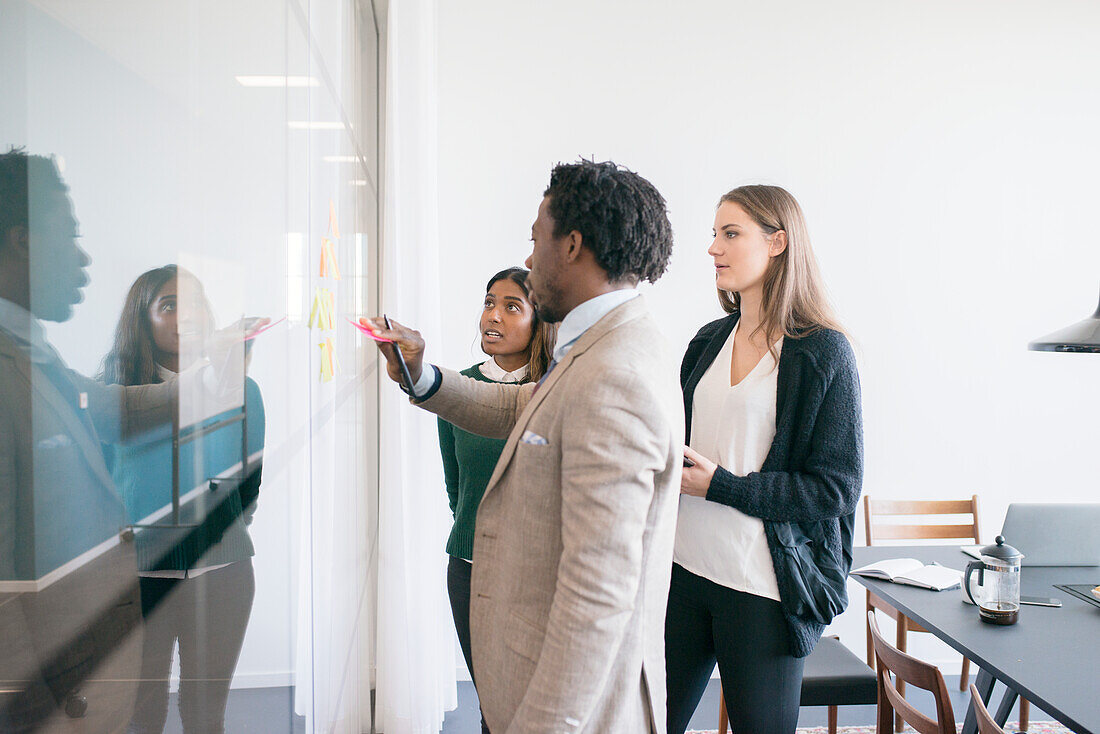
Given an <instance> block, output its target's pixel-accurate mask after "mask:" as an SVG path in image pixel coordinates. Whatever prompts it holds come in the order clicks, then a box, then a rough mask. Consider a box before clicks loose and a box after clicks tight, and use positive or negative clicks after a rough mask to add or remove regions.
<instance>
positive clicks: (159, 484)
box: [108, 378, 265, 522]
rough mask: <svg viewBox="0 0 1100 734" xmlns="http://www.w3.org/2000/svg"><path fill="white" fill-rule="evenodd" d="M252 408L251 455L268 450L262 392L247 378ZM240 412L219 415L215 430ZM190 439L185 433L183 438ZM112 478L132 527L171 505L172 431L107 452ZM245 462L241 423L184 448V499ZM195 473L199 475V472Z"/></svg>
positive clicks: (181, 491) (211, 421)
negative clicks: (212, 479)
mask: <svg viewBox="0 0 1100 734" xmlns="http://www.w3.org/2000/svg"><path fill="white" fill-rule="evenodd" d="M245 389H246V395H247V402H246V405H247V406H248V453H249V454H250V455H251V454H254V453H256V452H257V451H260V450H262V449H263V445H264V428H265V425H264V404H263V398H262V397H261V395H260V388H259V386H258V385H256V383H255V382H254V381H253V380H252V379H251V378H246V381H245ZM239 412H240V411H239V410H231V411H226V412H225V413H222V414H220V415H216V416H214V417H212V418H210V419H208V420H207V421H205V422H204V424H203V425H211V424H213V423H217V422H218V421H220V420H223V419H225V418H231V417H234V416H236V415H237V414H239ZM185 435H186V434H185ZM108 454H109V457H110V465H111V473H112V475H113V476H114V478H115V483H116V484H117V485H118V490H119V493H120V494H121V496H122V499H123V502H124V503H125V505H126V512H127V514H128V515H129V518H130V522H140V521H141V520H142V519H144V518H146V517H148V516H149V515H151V514H153V513H154V512H156V511H157V510H161V509H163V508H165V507H170V506H171V504H172V432H171V429H170V428H164V429H160V430H157V431H153V432H150V433H148V434H146V435H145V436H143V437H142V438H141V440H140V442H129V443H123V444H117V445H114V446H110V447H108ZM240 461H241V423H240V422H237V423H232V424H230V425H228V426H223V427H222V428H219V429H218V430H216V431H213V432H212V433H209V434H207V435H205V436H203V437H202V438H199V439H196V440H194V441H189V442H186V443H181V444H180V495H181V496H182V495H185V494H187V493H188V492H190V491H191V490H192V489H194V488H195V487H197V486H199V485H204V484H206V482H207V481H208V480H209V479H211V478H213V477H216V476H218V475H219V474H224V473H225V472H226V471H228V470H229V468H230V467H232V466H233V465H235V464H238V463H240ZM196 469H197V470H196Z"/></svg>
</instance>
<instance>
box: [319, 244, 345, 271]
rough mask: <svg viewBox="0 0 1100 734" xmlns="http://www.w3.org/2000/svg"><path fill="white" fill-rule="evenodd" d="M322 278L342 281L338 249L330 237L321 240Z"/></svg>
mask: <svg viewBox="0 0 1100 734" xmlns="http://www.w3.org/2000/svg"><path fill="white" fill-rule="evenodd" d="M321 277H322V278H335V279H336V280H340V266H339V265H337V264H336V248H335V247H334V246H333V244H332V240H330V239H329V238H328V237H322V238H321Z"/></svg>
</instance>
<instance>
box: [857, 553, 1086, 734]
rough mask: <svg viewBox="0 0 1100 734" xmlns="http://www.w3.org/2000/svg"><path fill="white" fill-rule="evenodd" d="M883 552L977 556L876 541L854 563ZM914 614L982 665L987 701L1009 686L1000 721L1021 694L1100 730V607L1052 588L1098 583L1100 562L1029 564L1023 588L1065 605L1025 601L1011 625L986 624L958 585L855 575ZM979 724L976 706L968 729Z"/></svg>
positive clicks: (1075, 726) (945, 559) (1078, 728)
mask: <svg viewBox="0 0 1100 734" xmlns="http://www.w3.org/2000/svg"><path fill="white" fill-rule="evenodd" d="M885 558H917V559H920V560H922V561H924V562H925V563H926V564H928V563H932V562H933V561H937V562H939V563H941V564H943V565H944V566H949V567H951V568H957V569H960V570H965V569H966V564H967V562H969V561H971V560H973V559H972V558H971V557H970V556H968V555H966V554H965V553H963V552H962V551H960V550H959V549H958V546H875V547H870V548H856V549H855V552H854V562H853V564H852V568H860V567H861V566H866V565H867V564H868V563H874V562H875V561H880V560H882V559H885ZM852 578H853V579H855V580H856V581H858V582H859V583H860V584H862V585H864V586H866V587H867V588H868V589H870V590H871V591H873V592H874V593H875V594H876V595H878V596H880V597H882V598H883V599H884V600H885V601H886V602H888V603H889V604H891V605H893V606H894V607H896V608H897V609H900V610H901V611H902V612H904V613H905V615H906V616H907V617H909V618H910V619H913V620H916V621H917V622H918V623H919V624H920V625H921V626H922V627H924V628H925V629H927V630H929V631H930V632H932V633H933V634H935V635H936V637H938V638H940V639H941V640H943V641H944V642H946V643H947V644H948V645H950V646H951V647H953V648H954V649H955V650H958V651H959V652H960V653H962V654H963V655H965V656H966V657H968V658H970V659H971V660H972V661H973V662H974V664H975V665H977V666H978V667H979V668H980V671H979V673H978V675H977V677H976V679H975V681H974V685H976V686H977V688H978V691H979V692H980V693H981V695H982V698H983V699H984V700H985V701H986V702H988V701H989V698H990V696H991V694H992V691H993V683H994V682H995V681H1000V682H1001V683H1004V684H1005V686H1006V687H1007V688H1008V689H1009V692H1008V693H1007V694H1006V696H1005V699H1004V701H1002V703H1001V706H1000V707H999V708H998V710H997V714H996V716H997V719H998V721H999V722H1001V723H1002V724H1003V723H1004V721H1005V719H1006V718H1007V717H1008V714H1009V711H1010V710H1011V707H1012V704H1013V703H1015V700H1016V696H1017V694H1018V695H1021V696H1024V697H1025V698H1027V699H1028V700H1029V701H1031V702H1032V703H1033V704H1035V705H1036V706H1038V707H1039V708H1041V709H1042V710H1043V711H1045V712H1047V713H1048V714H1050V715H1051V716H1053V717H1055V718H1056V719H1058V721H1060V722H1062V723H1063V724H1065V725H1066V726H1068V727H1069V728H1070V729H1072V730H1073V731H1075V732H1078V734H1100V609H1098V608H1096V607H1094V606H1092V605H1091V604H1089V603H1087V602H1085V601H1082V600H1080V599H1078V598H1076V597H1074V596H1071V595H1070V594H1068V593H1066V592H1064V591H1062V590H1061V589H1055V588H1054V585H1055V584H1093V585H1094V586H1095V585H1100V567H1093V568H1084V567H1066V568H1056V567H1053V566H1024V568H1023V570H1022V571H1021V579H1020V582H1021V589H1022V592H1021V593H1023V594H1024V595H1026V596H1052V597H1055V598H1057V599H1061V601H1062V606H1061V607H1060V608H1049V607H1036V606H1024V607H1023V608H1022V609H1021V610H1020V621H1019V622H1017V623H1016V624H1014V625H1012V626H1009V627H999V626H996V625H991V624H986V623H985V622H982V621H981V620H979V619H978V610H977V609H976V608H975V607H974V606H972V605H970V604H965V603H963V601H962V599H963V592H962V591H961V590H959V589H950V590H948V591H939V592H937V591H928V590H926V589H918V588H916V587H913V586H905V585H903V584H892V583H889V582H886V581H876V580H874V579H867V578H863V577H860V576H852ZM976 731H977V726H976V722H975V720H974V712H973V710H972V709H970V710H968V711H967V714H966V722H965V724H964V725H963V734H974V733H975V732H976Z"/></svg>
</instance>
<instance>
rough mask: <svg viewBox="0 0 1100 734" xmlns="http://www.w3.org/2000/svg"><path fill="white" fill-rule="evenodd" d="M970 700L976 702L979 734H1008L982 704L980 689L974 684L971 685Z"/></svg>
mask: <svg viewBox="0 0 1100 734" xmlns="http://www.w3.org/2000/svg"><path fill="white" fill-rule="evenodd" d="M970 698H971V700H972V701H973V702H974V713H975V714H977V718H978V734H1007V732H1005V730H1004V729H1002V728H1001V727H1000V726H999V725H998V724H997V722H996V721H994V720H993V717H992V716H990V715H989V709H987V708H986V707H985V704H984V703H982V697H981V696H980V695H979V694H978V688H977V686H975V685H974V684H973V683H971V684H970Z"/></svg>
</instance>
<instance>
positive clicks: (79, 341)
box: [0, 0, 379, 732]
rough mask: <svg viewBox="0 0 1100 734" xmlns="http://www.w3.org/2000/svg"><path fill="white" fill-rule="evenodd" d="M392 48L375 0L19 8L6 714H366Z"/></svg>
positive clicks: (0, 603) (0, 589) (9, 235)
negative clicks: (384, 79) (383, 165)
mask: <svg viewBox="0 0 1100 734" xmlns="http://www.w3.org/2000/svg"><path fill="white" fill-rule="evenodd" d="M378 61H379V30H378V28H377V24H376V14H375V8H374V7H373V6H372V3H371V2H370V0H285V1H280V0H241V1H240V2H233V3H225V2H213V1H211V0H188V1H187V2H182V3H180V2H167V1H166V0H140V2H139V1H128V0H121V1H120V0H84V1H82V2H72V0H5V2H3V3H0V99H2V102H0V731H4V732H8V731H51V732H52V731H57V732H77V731H79V732H116V731H118V732H127V731H129V732H161V731H173V732H178V731H183V732H208V731H222V730H223V729H224V730H225V731H263V732H284V731H285V732H300V731H333V732H343V731H347V732H358V731H369V727H370V704H369V690H370V688H371V681H370V680H369V676H370V671H371V670H372V659H373V649H372V644H371V635H372V632H371V631H372V629H373V619H372V618H371V615H372V610H373V609H374V604H373V594H374V589H373V581H372V579H373V578H374V573H373V571H372V569H373V567H374V565H375V563H376V557H375V554H376V546H375V539H376V537H377V533H376V526H375V522H376V507H377V472H376V467H377V448H376V447H377V396H378V394H377V391H378V383H377V378H378V375H377V364H376V350H375V349H373V347H372V346H371V345H370V344H369V343H365V338H364V337H363V336H362V335H361V334H360V333H359V332H358V331H357V330H356V329H355V328H354V326H353V325H352V323H350V322H351V321H354V320H355V319H356V317H357V316H359V315H363V314H367V313H374V312H375V311H376V305H377V294H378V291H377V280H376V274H377V272H378V268H377V267H376V266H377V261H378V249H377V243H378V230H379V214H378V202H379V154H378V139H379V137H378V110H379V104H378V100H379V97H378V93H379V78H378ZM368 347H369V348H368Z"/></svg>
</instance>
